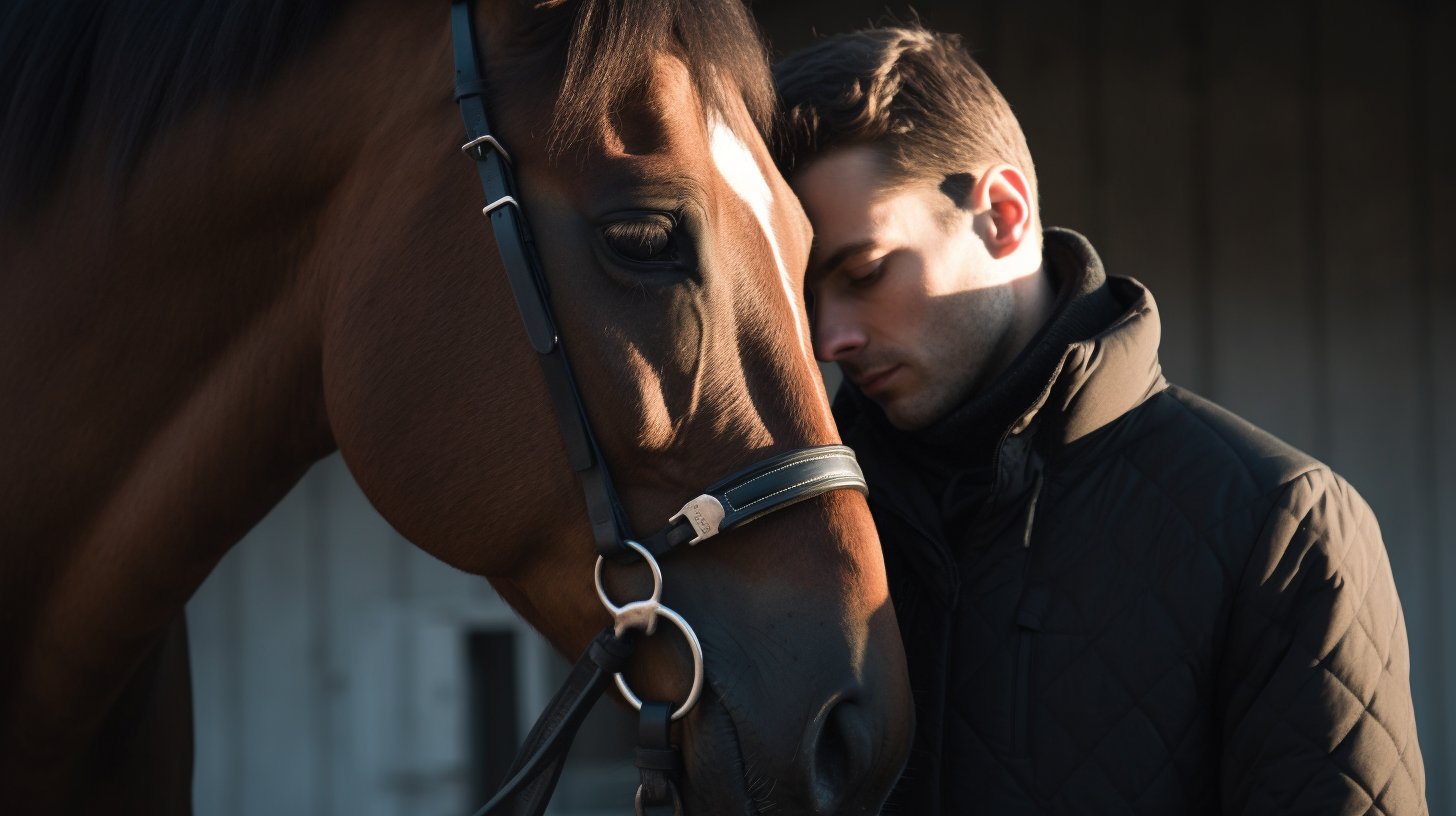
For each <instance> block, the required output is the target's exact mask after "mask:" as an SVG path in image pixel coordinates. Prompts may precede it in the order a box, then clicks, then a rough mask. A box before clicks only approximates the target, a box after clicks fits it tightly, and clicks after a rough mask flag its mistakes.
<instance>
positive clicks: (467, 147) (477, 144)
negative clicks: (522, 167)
mask: <svg viewBox="0 0 1456 816" xmlns="http://www.w3.org/2000/svg"><path fill="white" fill-rule="evenodd" d="M487 145H488V146H490V147H491V148H493V149H494V150H495V152H497V153H499V154H500V157H501V158H502V159H505V160H506V164H515V162H513V161H511V154H510V153H507V152H506V149H505V148H504V147H502V146H501V143H500V142H497V141H496V140H495V137H494V136H492V135H490V134H489V133H487V134H485V135H484V136H480V137H477V138H475V139H471V140H470V141H468V142H466V143H465V144H463V145H461V146H460V150H461V151H462V152H463V153H465V155H467V156H469V157H470V158H472V159H475V160H476V161H485V150H484V149H483V148H484V147H485V146H487ZM472 150H474V151H475V152H474V153H471V152H470V151H472Z"/></svg>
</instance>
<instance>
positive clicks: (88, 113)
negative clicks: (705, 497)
mask: <svg viewBox="0 0 1456 816" xmlns="http://www.w3.org/2000/svg"><path fill="white" fill-rule="evenodd" d="M447 17H448V15H447V13H446V6H445V4H443V3H440V4H430V3H405V2H398V0H355V1H354V2H338V1H337V0H336V2H331V3H320V2H317V0H315V2H300V3H282V2H271V0H232V2H225V3H213V4H205V3H191V4H189V3H180V2H179V3H174V4H158V3H149V2H140V1H139V0H113V2H110V3H105V2H96V1H95V0H89V1H88V2H78V3H68V4H63V3H53V2H49V1H48V2H33V1H31V0H20V1H19V2H13V3H11V4H10V8H8V9H5V10H0V47H3V49H4V50H3V51H0V69H3V70H0V103H4V106H5V108H6V110H7V111H8V113H7V119H6V121H5V122H4V123H0V152H3V153H4V154H5V155H7V156H8V158H7V159H4V160H0V327H3V328H0V333H3V343H0V377H3V378H4V382H5V387H4V388H3V389H0V461H3V462H4V463H5V466H6V469H5V473H4V474H3V475H0V811H3V812H5V813H16V814H21V813H68V812H87V813H90V812H105V813H147V814H170V813H186V812H190V798H191V780H190V775H191V739H192V737H191V729H192V725H191V709H190V693H189V682H190V681H189V679H188V668H187V650H186V633H185V628H184V625H183V621H182V610H183V607H184V605H185V603H186V602H187V600H188V598H190V597H191V595H192V593H193V592H194V591H195V590H196V588H197V587H198V586H199V585H200V584H201V582H202V581H203V579H204V578H205V577H206V576H207V574H208V573H209V572H210V571H211V570H212V568H213V567H214V566H215V565H216V564H217V562H218V560H219V559H220V558H221V557H222V556H223V555H224V554H225V553H226V552H227V550H228V548H229V547H231V546H232V545H233V544H234V543H236V542H237V541H238V540H239V538H241V537H242V535H243V534H244V533H245V532H246V531H247V530H248V529H249V528H250V527H251V526H252V525H253V524H255V523H256V522H257V521H258V520H259V519H260V518H261V517H262V516H263V515H265V514H266V513H267V512H268V510H269V509H270V508H272V507H273V505H274V504H275V503H276V502H277V501H278V500H279V499H280V498H281V497H282V496H283V495H284V494H285V493H287V491H288V490H289V489H290V488H291V487H292V486H293V485H294V484H295V483H296V482H297V481H298V479H299V478H300V477H301V476H302V475H303V474H304V473H305V472H306V471H307V469H308V468H309V467H310V466H311V465H312V463H314V462H315V461H317V460H318V459H319V458H321V457H323V456H325V455H327V454H329V453H330V452H332V451H333V450H335V449H338V450H340V451H342V453H343V456H344V459H345V461H346V462H347V463H348V465H349V467H350V470H351V471H352V472H353V474H354V476H355V478H356V479H357V480H358V482H359V485H360V486H361V488H362V489H363V490H364V492H365V493H366V494H367V495H368V497H369V498H370V500H371V501H372V502H373V503H374V505H375V506H376V507H377V508H378V509H379V511H380V512H381V513H382V514H383V515H384V517H385V518H386V519H387V520H388V521H389V522H390V523H391V524H393V525H394V526H395V527H396V528H397V529H398V530H399V531H400V532H401V533H402V534H403V535H404V536H405V537H407V538H408V539H409V540H410V541H412V542H413V543H414V544H416V545H417V546H420V547H421V548H423V549H425V550H427V551H428V552H430V553H432V554H434V555H435V556H437V557H439V558H441V559H443V560H444V561H446V562H448V563H450V564H452V565H454V566H456V567H458V568H460V569H463V570H467V571H469V572H472V573H476V574H480V575H485V576H487V577H488V578H489V579H490V580H491V582H492V584H493V585H494V586H495V587H496V588H497V589H498V590H499V591H500V593H501V594H502V596H504V597H505V598H506V599H507V600H508V601H509V602H510V603H511V604H512V605H513V606H514V607H515V608H516V609H517V610H518V611H519V612H520V613H521V614H522V615H523V616H525V617H526V619H527V620H528V621H529V622H530V623H531V624H532V625H534V626H535V627H536V628H538V629H539V630H540V631H541V632H542V633H543V634H544V635H546V637H547V638H548V639H550V640H551V642H552V643H553V644H554V645H555V646H556V647H557V648H558V649H560V650H561V651H563V652H564V653H567V654H575V653H576V652H577V651H579V650H580V649H581V648H582V647H583V646H584V645H585V644H586V642H587V641H588V640H589V639H590V638H591V636H592V635H593V634H595V632H596V631H597V630H599V629H600V627H601V626H602V625H604V623H605V622H606V620H607V616H606V613H605V612H604V611H603V610H602V609H601V608H600V606H599V605H598V603H597V601H596V598H595V595H594V593H593V590H592V577H591V575H592V572H591V570H592V564H593V561H594V549H593V545H592V540H591V535H590V530H589V527H588V525H587V520H586V511H585V507H584V504H583V500H582V497H581V492H580V488H579V487H578V485H577V484H576V482H575V478H574V476H573V474H572V472H571V470H570V468H569V466H568V463H567V460H566V455H565V452H564V449H563V447H562V443H561V440H560V439H559V436H558V432H557V429H556V425H555V422H554V421H553V419H552V413H551V409H550V403H549V399H548V396H547V394H546V390H545V387H544V383H543V382H542V380H541V376H540V374H539V371H538V370H537V368H536V362H535V359H534V357H533V354H534V353H533V352H532V350H531V348H530V346H529V345H528V343H527V341H526V337H525V335H524V332H523V331H522V329H521V325H520V320H519V318H518V316H517V315H516V312H515V307H514V302H513V300H512V297H511V294H510V291H509V288H508V286H507V283H506V280H505V277H504V273H503V270H502V267H501V263H500V260H499V258H498V256H497V253H496V250H495V246H494V241H493V238H492V236H491V234H490V230H489V228H488V225H487V224H486V222H485V220H484V219H483V218H481V216H480V215H479V210H480V205H481V203H482V202H481V201H480V187H479V184H478V182H477V180H476V177H475V171H474V168H473V166H472V163H471V162H470V161H468V160H467V159H465V158H463V157H462V156H461V155H460V151H459V143H460V142H461V141H462V138H461V132H462V131H461V126H460V119H459V115H458V112H457V111H456V108H455V105H454V104H453V103H452V100H451V82H452V78H453V71H452V68H451V60H450V54H449V39H448V20H447ZM476 27H477V32H479V36H480V39H481V46H482V51H483V54H484V55H485V56H484V59H485V60H486V64H485V65H484V66H483V67H484V71H485V75H486V77H487V79H488V81H489V82H490V83H491V89H492V90H491V94H490V105H491V112H492V117H493V120H494V122H495V124H496V128H497V134H498V135H499V137H500V138H501V140H502V141H503V142H504V143H505V144H506V145H507V146H508V147H509V148H510V149H511V151H512V153H513V157H514V159H515V162H516V168H517V178H518V180H519V183H520V186H521V190H522V198H523V203H524V204H525V208H526V213H527V216H528V219H529V221H530V224H531V227H532V229H533V231H534V234H535V238H536V240H537V243H538V245H539V248H540V253H541V256H542V260H543V264H544V267H545V270H546V276H547V278H548V282H549V284H550V286H551V290H552V298H553V302H554V306H555V309H556V312H557V319H558V322H559V324H560V327H561V333H562V338H563V343H564V344H565V348H566V350H567V352H568V354H569V355H570V358H571V361H572V364H573V367H574V368H575V370H576V372H577V377H578V381H579V385H580V387H581V389H582V394H583V399H584V401H585V403H586V408H587V412H588V414H589V416H590V417H591V419H592V422H593V425H594V427H595V428H596V430H597V433H598V436H599V438H600V442H601V445H602V448H603V451H604V454H605V458H606V461H607V463H608V465H609V467H610V468H611V469H612V475H613V478H614V480H615V481H616V483H617V485H618V488H619V490H620V491H621V494H622V497H623V500H624V502H625V504H626V507H627V510H628V512H629V514H630V515H631V517H632V519H633V523H634V525H636V526H637V527H638V529H644V530H649V529H656V528H657V527H659V526H660V525H661V524H662V523H664V522H665V521H666V519H667V518H668V516H669V515H671V514H672V513H673V512H674V511H675V510H676V509H677V508H678V507H679V506H680V505H681V504H682V503H683V502H684V501H685V500H686V499H688V498H691V497H692V496H694V495H696V494H697V493H698V492H700V490H701V489H702V488H703V487H705V486H706V485H707V484H708V483H710V482H712V481H714V480H715V479H717V478H718V477H720V476H723V475H725V474H727V473H728V472H730V471H732V470H734V469H736V468H738V467H740V466H743V465H746V464H748V463H750V462H753V461H756V460H759V459H762V458H764V457H765V456H767V455H769V454H771V453H774V452H776V451H778V450H787V449H791V448H796V447H801V446H805V445H814V444H825V443H830V442H833V441H836V434H835V431H834V426H833V423H832V420H831V419H830V417H829V415H828V406H827V403H826V400H825V397H824V393H823V390H822V386H821V385H820V384H819V382H818V379H817V373H816V371H815V369H814V367H813V362H812V359H811V356H810V353H809V350H808V348H807V345H806V342H805V334H806V330H805V323H804V316H803V304H802V300H801V297H800V295H799V291H800V289H801V285H800V284H801V281H800V275H801V273H802V269H803V265H804V261H805V258H806V256H807V252H808V247H809V241H810V236H809V231H808V227H807V223H806V221H805V219H804V217H803V213H802V211H801V210H800V208H799V206H798V204H797V202H796V201H795V200H794V198H793V196H792V195H791V193H790V192H789V191H788V188H787V186H786V185H785V184H784V182H783V180H782V178H781V177H780V176H779V175H778V174H777V172H776V171H775V170H774V169H773V166H772V163H771V161H770V160H769V158H768V154H767V151H766V149H765V147H764V144H763V140H762V137H761V135H760V129H759V126H760V125H761V124H762V123H763V122H764V121H765V117H766V116H767V115H768V104H769V101H770V99H771V96H770V94H771V91H770V90H769V88H768V85H767V76H766V67H765V65H764V57H763V55H762V52H761V49H760V47H759V46H758V42H757V40H756V39H755V38H754V35H753V31H752V28H751V24H750V23H749V22H748V20H747V17H746V13H745V12H744V10H743V9H742V8H741V7H740V6H739V5H738V4H737V2H736V0H580V2H546V3H540V4H536V5H535V6H532V5H530V4H524V3H517V2H513V0H496V2H481V3H480V8H478V9H477V20H476ZM152 42H155V44H156V47H155V49H151V51H150V52H149V51H148V49H149V48H150V45H149V44H150V43H152ZM229 49H231V50H229ZM249 49H252V51H250V50H249ZM254 52H256V53H254ZM229 54H231V55H232V56H231V57H230V56H229ZM239 55H242V56H239ZM228 59H233V60H234V63H236V64H226V60H228ZM239 66H241V67H239ZM128 72H130V73H128ZM149 72H150V73H149ZM7 83H8V84H7ZM603 85H605V86H606V87H599V86H603ZM623 225H625V226H623ZM624 230H625V233H624ZM623 234H627V235H628V236H629V237H631V236H636V238H635V240H637V241H638V243H639V244H641V245H642V246H646V247H648V248H649V250H651V249H655V250H657V251H659V252H661V251H662V246H663V242H664V241H666V242H667V246H668V247H669V248H670V250H671V256H672V257H671V260H672V261H673V262H672V263H656V261H655V260H654V259H651V258H649V259H648V260H647V261H645V262H643V263H637V262H638V261H640V260H641V258H638V257H635V256H633V257H628V258H623V257H621V255H620V254H619V253H618V252H617V249H616V248H619V244H620V238H621V236H622V235H623ZM614 241H617V242H618V243H613V242H614ZM627 250H628V251H629V254H630V252H631V250H632V245H631V244H630V242H629V243H628V245H627ZM644 251H646V250H644ZM664 566H665V568H666V569H667V571H668V573H669V576H670V578H669V582H668V589H667V593H668V594H667V595H666V596H665V598H664V600H665V602H667V603H669V604H670V605H671V606H673V607H674V608H676V609H677V610H678V611H679V612H681V613H682V614H683V615H684V616H685V617H687V618H688V619H689V620H691V621H693V622H694V624H695V626H696V627H697V628H698V631H699V634H700V636H701V637H702V640H703V642H704V645H705V648H706V651H707V659H708V679H709V687H708V692H707V693H706V694H705V696H704V704H703V705H700V706H699V707H698V709H696V710H695V711H694V713H693V714H692V715H691V716H690V717H689V718H688V719H687V720H686V721H685V726H684V730H683V733H682V735H681V737H680V741H681V742H682V743H683V744H684V748H685V752H686V755H687V759H688V774H687V789H686V791H685V795H686V797H687V799H688V802H689V810H690V811H691V812H697V813H703V812H709V811H711V812H715V813H716V812H722V813H728V812H732V813H751V812H755V810H763V809H765V808H767V807H778V808H779V810H780V812H784V813H828V812H852V813H858V812H875V810H876V809H877V808H878V805H879V802H880V800H881V798H882V797H883V794H884V793H885V792H886V791H887V790H888V787H889V785H890V783H891V782H892V781H893V780H894V778H895V776H896V774H897V773H898V771H899V769H900V766H901V764H902V762H903V760H904V755H905V751H906V750H907V747H908V740H909V722H910V714H909V699H908V690H907V687H906V684H905V678H904V663H903V654H902V653H901V650H900V645H899V640H898V636H897V634H896V629H895V622H894V618H893V613H892V612H891V611H890V608H889V605H888V595H887V590H886V586H885V579H884V572H883V564H882V561H881V557H880V554H879V548H878V542H877V539H876V537H875V534H874V529H873V526H872V522H871V520H870V517H869V513H868V510H867V508H866V506H865V504H864V501H863V499H862V498H861V497H859V496H858V495H856V494H852V493H851V492H847V491H838V492H836V493H832V494H828V495H826V496H823V497H820V498H818V499H815V500H812V501H809V502H804V503H802V504H800V505H796V506H795V507H793V508H790V509H788V510H785V511H783V512H781V513H777V514H775V515H774V516H773V517H771V518H768V519H765V520H762V521H759V522H756V523H755V524H753V525H749V527H747V528H745V529H743V530H741V531H735V532H733V533H729V534H725V535H724V536H723V537H722V540H721V541H719V540H716V539H715V540H714V543H713V544H711V545H710V546H703V547H698V548H694V549H692V550H690V551H688V552H684V553H680V554H675V555H674V556H673V557H672V558H670V559H668V561H667V562H666V563H665V564H664ZM639 578H640V576H630V575H621V576H617V578H616V583H617V584H618V586H619V587H621V588H622V591H623V592H624V593H625V592H628V591H630V587H631V586H634V585H636V584H637V583H638V579H639ZM670 646H671V644H667V645H666V646H664V645H663V644H660V643H658V642H657V639H655V640H653V641H650V642H648V643H646V644H644V648H643V649H642V650H641V651H640V652H639V655H638V657H637V658H636V659H635V661H636V662H635V663H634V666H633V669H632V670H631V672H629V676H630V678H631V680H632V683H633V685H634V687H635V688H637V689H638V690H639V692H641V693H644V696H647V695H657V696H658V697H660V698H662V699H672V698H673V697H674V695H680V694H681V688H682V687H683V683H684V680H683V676H682V674H683V668H684V663H683V661H682V660H681V658H680V656H679V655H678V654H677V653H676V652H675V651H674V650H673V649H672V648H671V647H670ZM746 763H748V764H751V765H752V766H753V769H754V771H755V772H756V773H757V774H759V775H762V776H766V777H769V778H771V779H773V780H774V784H773V785H772V786H771V789H767V790H761V791H758V792H757V793H756V794H754V795H752V796H751V795H750V787H751V786H750V784H749V782H748V780H747V779H746V767H747V766H746ZM628 794H629V792H626V791H624V794H623V795H624V797H626V796H627V795H628Z"/></svg>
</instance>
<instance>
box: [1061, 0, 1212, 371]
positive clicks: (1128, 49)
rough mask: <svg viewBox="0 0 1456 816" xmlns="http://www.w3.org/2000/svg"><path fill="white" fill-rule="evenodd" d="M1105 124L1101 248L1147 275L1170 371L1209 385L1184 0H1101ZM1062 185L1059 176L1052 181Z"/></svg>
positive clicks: (1109, 262) (1115, 264) (1119, 270)
mask: <svg viewBox="0 0 1456 816" xmlns="http://www.w3.org/2000/svg"><path fill="white" fill-rule="evenodd" d="M1089 36H1095V37H1096V38H1097V39H1098V42H1099V43H1100V47H1099V49H1098V51H1099V56H1100V59H1099V63H1100V66H1101V109H1102V112H1101V115H1100V120H1101V126H1102V134H1103V135H1102V150H1103V156H1104V158H1103V163H1104V166H1105V168H1106V169H1105V175H1104V176H1103V178H1102V179H1101V180H1100V181H1101V186H1102V194H1101V195H1100V196H1099V201H1098V204H1099V205H1100V206H1101V207H1102V209H1103V213H1102V216H1101V219H1100V220H1101V222H1102V223H1101V224H1100V230H1099V231H1100V233H1101V236H1100V238H1099V239H1098V249H1099V251H1100V252H1101V254H1102V259H1103V261H1104V262H1105V264H1106V266H1107V271H1108V273H1109V274H1113V275H1127V276H1131V277H1134V278H1137V279H1138V280H1140V281H1141V282H1143V283H1144V284H1147V286H1148V288H1149V289H1151V290H1152V292H1153V296H1154V298H1155V299H1156V300H1157V303H1158V310H1159V313H1160V314H1161V315H1162V324H1163V342H1162V354H1161V356H1162V362H1163V369H1164V371H1165V373H1166V374H1167V376H1168V379H1169V380H1170V381H1172V382H1175V383H1178V384H1180V385H1184V386H1187V387H1189V388H1192V389H1193V390H1195V391H1201V390H1203V376H1204V372H1203V371H1202V370H1201V368H1202V367H1201V365H1200V360H1201V359H1202V354H1201V351H1200V348H1199V344H1200V342H1201V340H1202V338H1201V336H1200V332H1201V331H1202V323H1201V319H1200V315H1201V313H1202V311H1201V305H1202V304H1201V303H1200V302H1199V295H1200V293H1201V284H1200V282H1199V281H1198V280H1196V278H1195V276H1196V274H1197V273H1196V270H1195V262H1196V261H1197V262H1199V263H1201V259H1196V258H1195V246H1194V237H1195V236H1194V233H1193V228H1194V214H1195V198H1194V193H1195V190H1194V180H1195V169H1196V168H1195V167H1194V160H1195V158H1197V157H1195V156H1193V155H1192V150H1191V147H1192V146H1191V143H1190V134H1191V132H1192V128H1193V126H1194V124H1195V118H1194V117H1195V113H1196V111H1195V109H1194V101H1193V99H1192V98H1191V95H1190V94H1189V93H1188V83H1189V81H1190V74H1191V72H1192V69H1193V65H1192V63H1191V56H1190V54H1189V53H1188V51H1187V48H1186V21H1185V19H1184V17H1183V14H1182V8H1181V6H1180V5H1177V4H1172V3H1166V2H1160V1H1159V0H1139V1H1138V2H1117V3H1103V4H1101V13H1100V15H1099V19H1098V20H1097V28H1096V30H1095V31H1092V32H1089ZM1051 183H1053V184H1055V180H1052V182H1051Z"/></svg>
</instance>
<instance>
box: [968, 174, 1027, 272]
mask: <svg viewBox="0 0 1456 816" xmlns="http://www.w3.org/2000/svg"><path fill="white" fill-rule="evenodd" d="M967 204H969V205H970V207H969V209H970V210H971V213H972V216H973V217H974V218H975V230H976V234H978V235H980V236H981V240H982V241H984V242H985V244H986V249H987V250H988V251H989V252H990V253H991V257H992V258H997V259H1000V258H1005V257H1006V256H1008V255H1010V254H1012V253H1013V252H1015V251H1016V250H1017V249H1019V248H1020V247H1021V242H1022V241H1024V240H1026V236H1028V235H1030V234H1031V233H1032V231H1033V230H1032V226H1033V224H1034V223H1035V216H1034V213H1035V209H1034V208H1035V206H1036V204H1035V203H1034V202H1032V200H1031V183H1030V182H1029V181H1027V178H1026V174H1025V173H1023V172H1021V171H1020V170H1018V169H1017V168H1015V167H1013V166H1011V165H1009V164H997V165H992V166H991V167H990V168H987V170H986V172H984V173H982V174H981V178H980V179H978V180H977V181H976V186H975V187H974V188H972V189H971V194H970V196H969V201H967Z"/></svg>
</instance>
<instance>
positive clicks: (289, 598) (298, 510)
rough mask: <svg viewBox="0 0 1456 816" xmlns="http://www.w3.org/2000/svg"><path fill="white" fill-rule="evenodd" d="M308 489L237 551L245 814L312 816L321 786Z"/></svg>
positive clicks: (289, 500)
mask: <svg viewBox="0 0 1456 816" xmlns="http://www.w3.org/2000/svg"><path fill="white" fill-rule="evenodd" d="M308 486H309V485H304V486H303V487H304V488H305V489H303V490H294V491H293V492H292V493H290V494H289V495H288V496H287V497H286V498H285V499H284V500H283V502H282V503H281V504H279V505H278V507H277V508H275V509H274V510H273V512H272V513H270V514H269V515H268V516H267V517H266V518H265V519H264V520H263V521H262V522H261V523H260V524H259V525H258V526H257V527H256V528H254V530H253V531H252V532H251V533H250V534H249V535H248V537H247V538H246V539H245V540H244V541H243V542H241V543H240V545H239V546H240V547H241V549H240V550H239V552H238V558H239V566H238V580H239V589H240V592H239V593H238V602H239V605H238V610H239V612H240V613H241V614H240V627H239V633H238V636H239V647H240V651H241V654H242V655H243V656H244V659H243V660H242V661H241V665H240V666H239V667H238V677H239V683H240V685H241V690H242V694H241V695H240V702H241V716H240V719H241V723H240V725H241V730H242V761H241V766H240V767H239V768H238V774H239V778H240V793H241V797H240V807H241V810H242V812H243V813H245V814H253V813H269V814H276V816H293V815H294V814H296V815H297V816H309V814H313V813H316V812H317V808H318V804H319V803H318V799H317V797H318V793H319V791H320V789H321V788H322V787H323V786H324V785H323V783H324V781H325V780H326V779H327V776H326V773H325V771H326V768H324V767H322V766H321V763H320V762H319V754H318V744H317V739H318V729H317V723H316V719H315V718H316V717H317V714H318V709H317V707H316V706H315V705H313V703H314V700H315V699H316V697H315V691H316V684H315V678H314V673H313V671H312V669H313V662H312V659H311V658H312V654H311V651H312V649H313V647H314V643H315V639H316V638H318V637H319V636H320V634H321V633H319V632H318V631H317V630H316V627H315V625H314V624H315V623H316V619H315V616H314V612H315V607H314V605H313V603H312V598H311V595H310V588H311V584H312V579H313V575H312V569H311V568H312V566H313V565H312V564H311V563H310V562H311V560H312V559H311V558H310V556H311V552H310V550H311V544H312V536H311V535H310V533H311V529H310V524H309V522H310V518H309V517H310V515H311V513H312V512H313V508H312V507H310V502H309V501H308V499H309V495H308V493H309V492H310V491H308V490H307V487H308ZM283 746H287V747H288V750H280V748H281V747H283Z"/></svg>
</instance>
